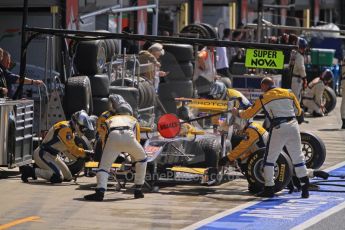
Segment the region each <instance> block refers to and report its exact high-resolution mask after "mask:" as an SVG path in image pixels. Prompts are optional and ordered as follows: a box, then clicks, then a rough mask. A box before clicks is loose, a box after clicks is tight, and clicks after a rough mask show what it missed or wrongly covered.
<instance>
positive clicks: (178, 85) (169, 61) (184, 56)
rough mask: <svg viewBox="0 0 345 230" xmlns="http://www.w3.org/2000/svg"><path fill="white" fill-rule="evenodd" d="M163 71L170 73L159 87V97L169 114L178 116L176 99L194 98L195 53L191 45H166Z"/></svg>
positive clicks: (162, 62)
mask: <svg viewBox="0 0 345 230" xmlns="http://www.w3.org/2000/svg"><path fill="white" fill-rule="evenodd" d="M163 48H164V50H165V54H164V56H162V57H161V65H162V66H161V70H163V71H165V72H169V74H168V75H167V76H166V77H165V78H164V80H165V82H163V83H161V84H160V85H159V89H158V95H159V99H160V100H161V102H162V104H163V105H164V107H165V109H166V110H167V112H168V113H175V114H176V103H175V98H177V97H192V96H193V83H192V78H193V70H194V67H193V64H192V62H193V61H194V51H193V47H192V46H191V45H185V44H164V45H163Z"/></svg>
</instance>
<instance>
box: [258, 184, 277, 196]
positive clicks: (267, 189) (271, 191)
mask: <svg viewBox="0 0 345 230" xmlns="http://www.w3.org/2000/svg"><path fill="white" fill-rule="evenodd" d="M256 196H257V197H267V198H272V197H274V186H265V187H264V190H263V191H262V192H259V193H258V194H256Z"/></svg>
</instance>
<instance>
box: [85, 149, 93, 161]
mask: <svg viewBox="0 0 345 230" xmlns="http://www.w3.org/2000/svg"><path fill="white" fill-rule="evenodd" d="M84 152H85V159H86V161H89V160H90V159H92V157H93V156H94V154H95V152H94V151H93V150H88V149H85V150H84Z"/></svg>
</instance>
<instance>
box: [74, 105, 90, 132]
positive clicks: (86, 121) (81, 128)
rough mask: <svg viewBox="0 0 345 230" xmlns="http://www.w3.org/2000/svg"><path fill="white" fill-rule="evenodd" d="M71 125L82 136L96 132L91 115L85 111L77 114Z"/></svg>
mask: <svg viewBox="0 0 345 230" xmlns="http://www.w3.org/2000/svg"><path fill="white" fill-rule="evenodd" d="M71 124H72V126H73V128H74V129H75V130H76V131H77V132H78V133H79V132H80V133H81V134H85V133H87V132H88V131H94V128H93V125H92V122H91V120H90V117H89V115H87V113H86V112H85V111H84V110H80V111H78V112H75V113H74V114H73V115H72V117H71ZM80 133H79V134H80Z"/></svg>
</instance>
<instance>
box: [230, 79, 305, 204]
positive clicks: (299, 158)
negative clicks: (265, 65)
mask: <svg viewBox="0 0 345 230" xmlns="http://www.w3.org/2000/svg"><path fill="white" fill-rule="evenodd" d="M261 90H262V91H263V92H264V93H263V95H261V96H260V97H259V98H258V99H257V100H256V101H255V102H254V104H253V105H252V106H251V107H249V108H248V109H246V110H244V111H238V109H237V108H233V109H232V112H233V115H234V116H237V115H238V116H239V117H240V118H245V119H249V118H252V117H254V116H255V115H256V114H257V113H259V112H260V111H261V110H263V111H264V112H265V114H266V116H267V117H268V119H269V120H270V123H271V127H270V135H269V140H268V144H267V146H268V151H267V153H266V156H265V157H266V159H265V163H264V178H265V187H264V190H263V191H262V192H261V193H259V194H258V196H260V197H274V192H275V191H274V164H275V163H276V161H277V159H278V156H279V154H280V152H281V151H282V149H283V147H284V146H285V147H286V148H287V150H288V152H289V154H290V157H291V160H292V163H293V165H294V168H295V172H296V176H297V177H298V178H299V180H300V182H301V190H302V194H301V196H302V198H308V197H309V190H308V187H309V178H308V177H307V168H306V166H305V158H304V155H303V153H302V148H301V137H300V131H299V126H298V123H297V120H296V115H297V116H300V115H301V114H302V110H301V108H300V105H299V102H298V100H297V98H296V96H295V95H294V94H293V93H292V92H291V91H290V90H287V89H282V88H276V87H274V82H273V80H272V79H271V78H269V77H265V78H264V79H263V80H262V81H261Z"/></svg>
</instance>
